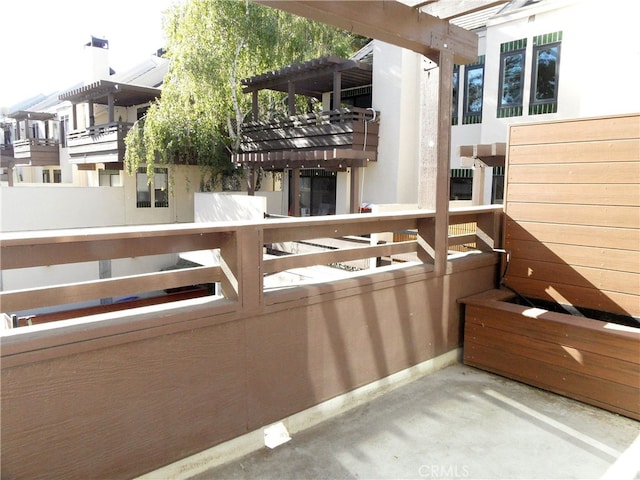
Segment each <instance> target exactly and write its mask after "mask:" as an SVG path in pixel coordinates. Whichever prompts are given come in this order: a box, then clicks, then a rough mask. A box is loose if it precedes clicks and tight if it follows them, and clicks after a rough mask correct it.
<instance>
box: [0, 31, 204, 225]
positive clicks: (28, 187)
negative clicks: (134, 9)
mask: <svg viewBox="0 0 640 480" xmlns="http://www.w3.org/2000/svg"><path fill="white" fill-rule="evenodd" d="M108 53H109V43H108V41H107V40H104V39H99V38H96V37H91V39H90V41H89V42H88V43H87V44H86V45H85V54H86V56H87V58H86V66H87V69H86V77H85V79H84V81H83V82H81V83H78V84H77V85H75V86H73V87H71V88H70V89H68V90H67V91H64V92H57V93H55V94H52V95H50V96H48V97H44V96H39V97H36V98H34V99H31V100H27V101H25V102H22V103H21V104H19V105H17V106H14V107H12V109H11V110H10V111H9V112H7V113H6V114H5V115H4V118H3V119H2V129H1V131H0V135H2V138H1V139H0V140H1V141H0V144H2V145H3V147H2V150H1V152H2V158H1V164H0V167H2V176H1V177H0V181H1V185H3V187H4V186H9V187H13V188H7V189H5V188H3V189H2V190H3V191H2V206H1V208H2V224H1V225H0V230H2V231H15V230H39V229H51V228H73V227H87V226H107V225H140V224H152V223H173V222H191V221H193V193H194V191H195V190H197V188H198V185H199V183H200V176H201V173H200V169H199V167H198V166H192V165H179V166H171V167H169V166H163V165H158V166H157V168H156V172H155V174H154V175H153V178H152V179H151V183H149V182H148V180H149V178H148V176H147V173H146V168H144V169H141V170H140V171H139V172H138V173H137V174H136V175H133V176H131V175H127V174H126V172H125V171H124V150H125V149H124V137H125V136H126V134H127V132H128V131H129V129H130V128H131V127H132V126H133V124H134V123H135V122H136V121H138V120H140V119H141V118H142V117H143V116H144V113H145V112H146V109H147V108H148V107H149V104H150V103H151V102H153V101H154V100H155V99H156V98H158V97H160V95H161V89H160V87H161V86H162V82H163V79H164V76H165V75H166V73H167V69H168V60H167V59H165V58H162V57H160V56H157V55H154V56H150V57H149V58H148V59H146V60H145V61H143V62H141V63H140V64H139V65H137V66H135V67H134V68H132V69H131V70H129V71H126V72H123V73H121V74H115V73H114V71H113V70H112V69H111V68H110V67H109V59H108ZM171 180H173V182H171ZM171 183H172V184H173V185H170V184H171ZM54 184H55V185H54ZM189 185H190V187H189ZM52 186H55V187H57V188H50V187H52ZM16 187H25V188H16ZM98 187H100V188H99V189H97V190H94V189H96V188H98ZM170 192H171V194H170Z"/></svg>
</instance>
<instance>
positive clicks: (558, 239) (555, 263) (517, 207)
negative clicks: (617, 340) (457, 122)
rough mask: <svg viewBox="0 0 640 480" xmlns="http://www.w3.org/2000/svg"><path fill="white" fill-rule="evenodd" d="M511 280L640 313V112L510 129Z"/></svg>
mask: <svg viewBox="0 0 640 480" xmlns="http://www.w3.org/2000/svg"><path fill="white" fill-rule="evenodd" d="M507 178H508V183H507V185H508V187H507V192H506V197H505V212H506V228H505V248H506V249H507V250H510V251H511V252H512V257H511V265H510V267H509V273H508V276H507V278H506V281H507V284H508V285H509V286H511V287H513V288H515V289H516V290H517V291H518V292H520V293H522V294H523V295H525V296H529V297H534V298H539V299H543V300H550V301H554V302H559V303H565V304H572V305H575V306H580V307H586V308H591V309H596V310H602V311H606V312H612V313H617V314H623V315H634V316H638V315H640V188H639V187H640V115H622V116H615V117H606V118H605V117H603V118H590V119H579V120H566V121H558V122H549V123H545V124H530V125H514V126H512V127H511V129H510V138H509V150H508V163H507Z"/></svg>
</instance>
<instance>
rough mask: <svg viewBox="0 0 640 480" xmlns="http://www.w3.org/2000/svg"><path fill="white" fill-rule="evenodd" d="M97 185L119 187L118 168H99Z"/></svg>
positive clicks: (120, 183)
mask: <svg viewBox="0 0 640 480" xmlns="http://www.w3.org/2000/svg"><path fill="white" fill-rule="evenodd" d="M145 175H146V171H145ZM98 185H100V186H101V187H121V186H122V182H121V181H120V172H119V171H118V170H99V171H98Z"/></svg>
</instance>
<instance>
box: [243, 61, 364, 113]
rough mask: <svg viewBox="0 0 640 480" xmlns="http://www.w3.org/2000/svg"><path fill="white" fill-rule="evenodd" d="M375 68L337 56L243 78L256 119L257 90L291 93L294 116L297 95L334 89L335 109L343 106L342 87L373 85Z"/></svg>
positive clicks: (317, 95)
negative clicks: (341, 102)
mask: <svg viewBox="0 0 640 480" xmlns="http://www.w3.org/2000/svg"><path fill="white" fill-rule="evenodd" d="M371 78H372V67H371V65H370V64H368V63H364V62H359V61H357V60H350V59H346V58H340V57H336V56H331V57H324V58H318V59H315V60H310V61H308V62H303V63H297V64H295V65H289V66H287V67H284V68H281V69H280V70H276V71H272V72H267V73H263V74H261V75H256V76H254V77H250V78H245V79H244V80H242V81H241V83H242V92H243V93H251V94H252V95H253V98H252V100H253V102H252V104H253V119H254V120H258V92H259V91H260V90H274V91H278V92H285V93H288V94H289V104H288V107H289V115H295V114H296V111H295V106H296V105H295V95H296V94H297V95H304V96H307V97H314V98H317V99H318V100H321V99H322V94H323V93H324V92H333V108H340V95H341V92H342V90H343V89H348V88H353V87H359V86H362V85H369V84H371Z"/></svg>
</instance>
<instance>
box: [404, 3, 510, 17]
mask: <svg viewBox="0 0 640 480" xmlns="http://www.w3.org/2000/svg"><path fill="white" fill-rule="evenodd" d="M505 3H509V0H456V1H454V2H452V1H448V2H446V1H426V2H424V1H422V2H418V3H417V4H414V5H413V7H414V8H422V7H424V9H423V10H422V11H423V12H424V13H427V14H429V15H433V16H434V17H437V18H440V19H442V20H447V21H449V20H453V19H454V18H458V17H462V16H464V15H469V14H471V13H475V12H479V11H480V10H485V9H487V8H492V7H495V6H497V5H504V4H505Z"/></svg>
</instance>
